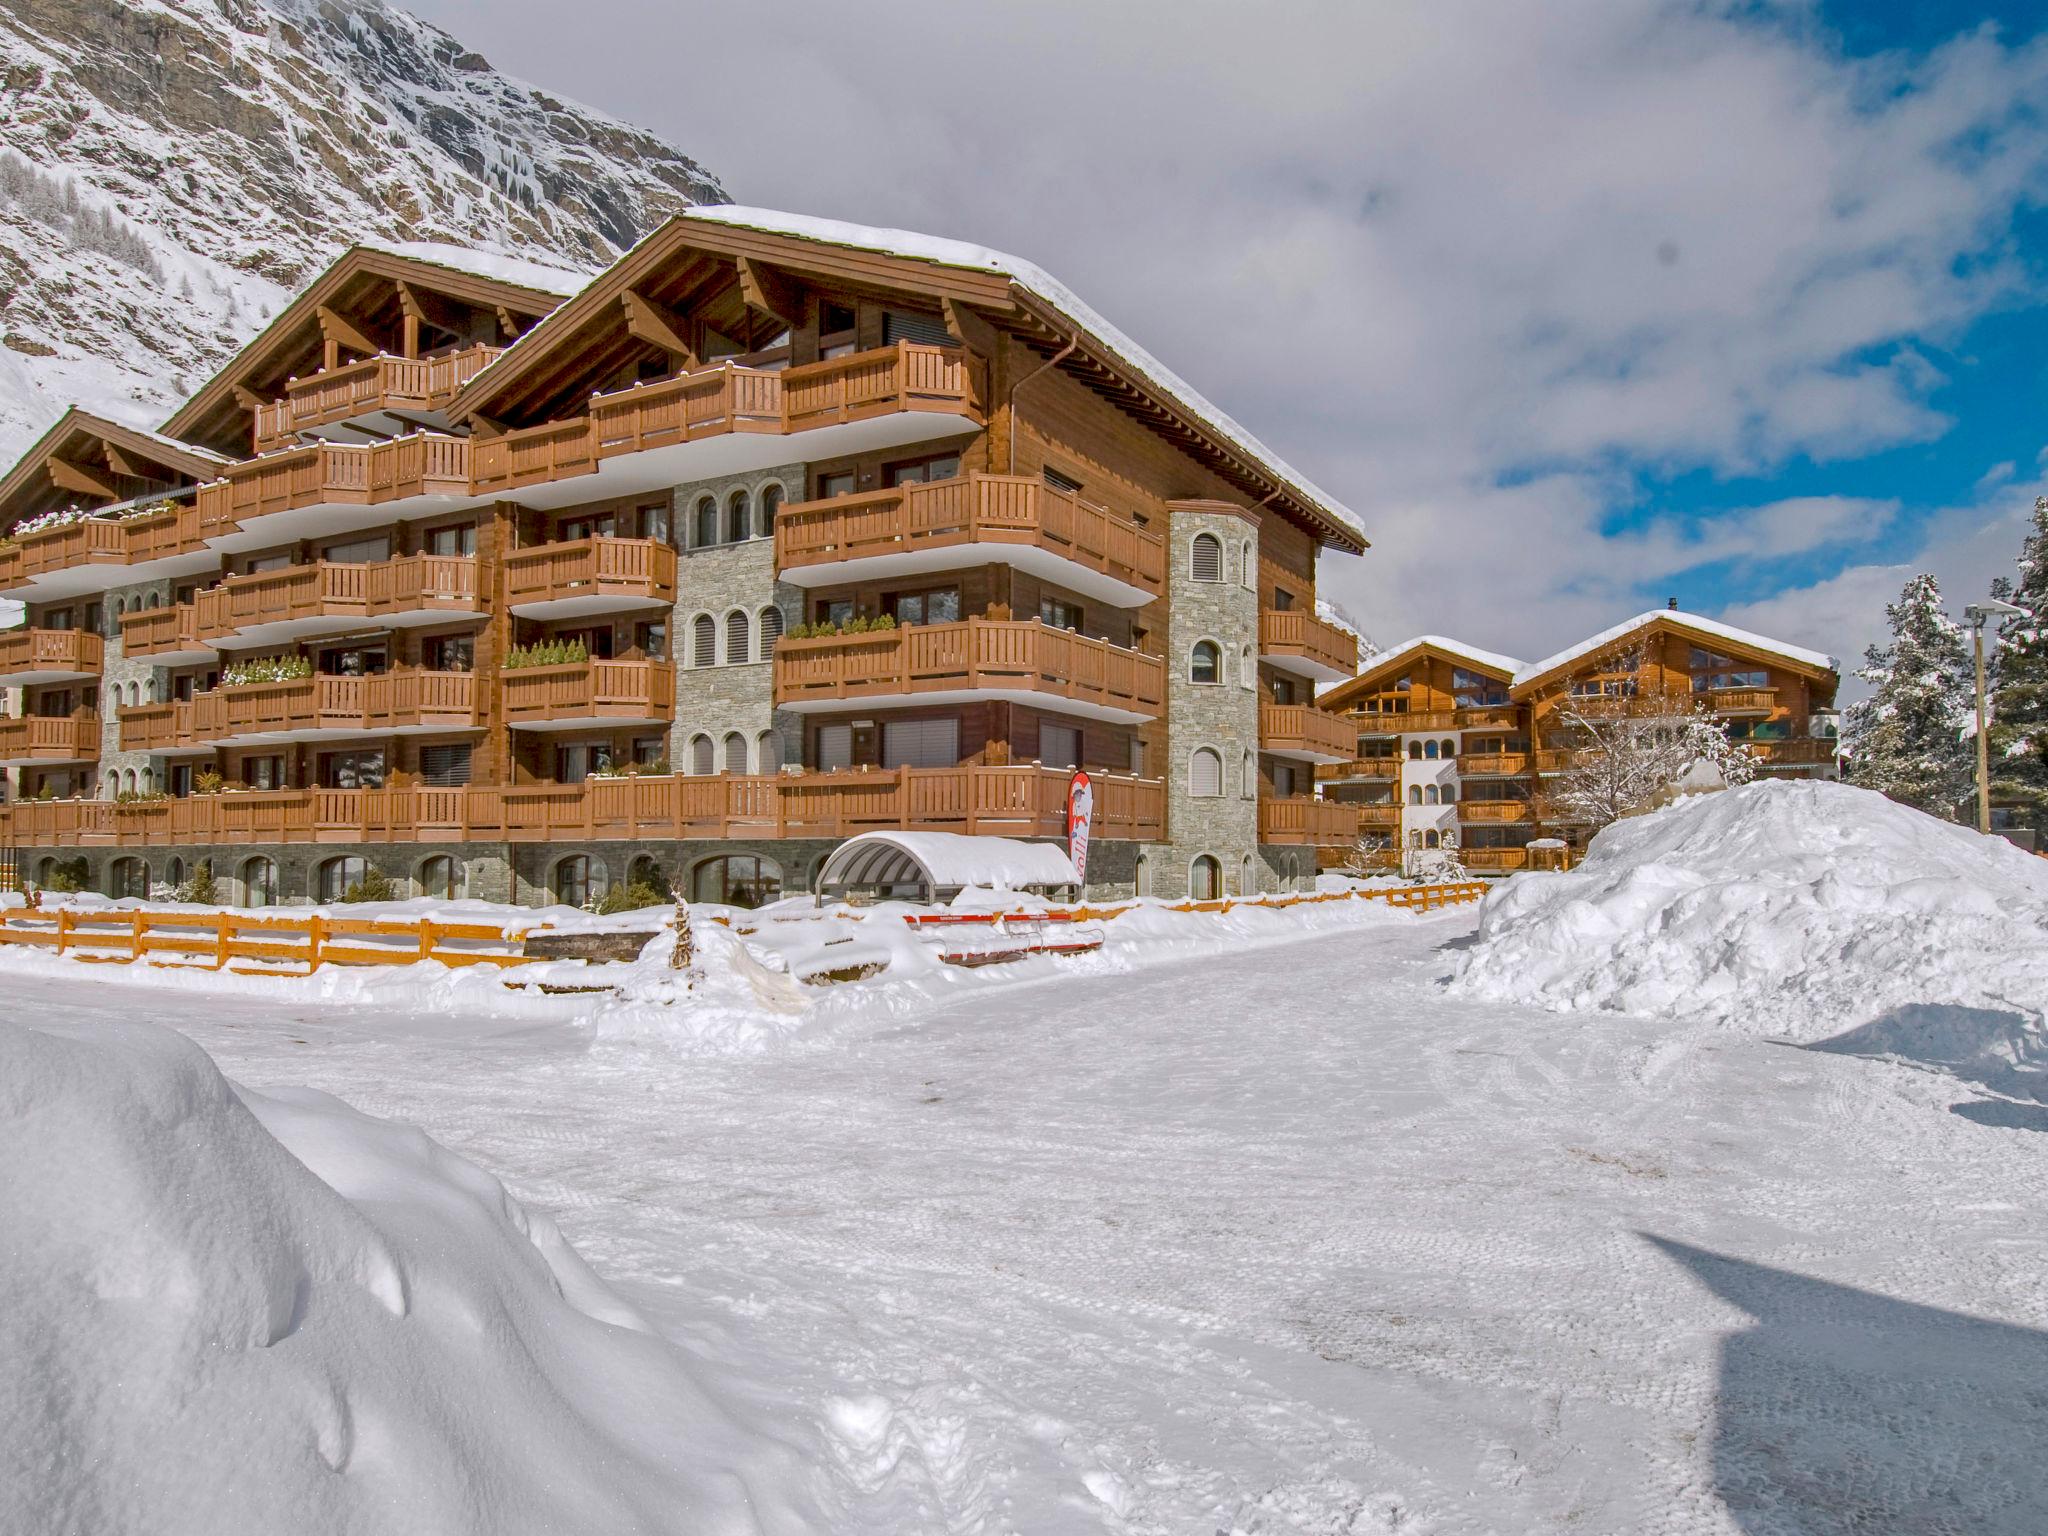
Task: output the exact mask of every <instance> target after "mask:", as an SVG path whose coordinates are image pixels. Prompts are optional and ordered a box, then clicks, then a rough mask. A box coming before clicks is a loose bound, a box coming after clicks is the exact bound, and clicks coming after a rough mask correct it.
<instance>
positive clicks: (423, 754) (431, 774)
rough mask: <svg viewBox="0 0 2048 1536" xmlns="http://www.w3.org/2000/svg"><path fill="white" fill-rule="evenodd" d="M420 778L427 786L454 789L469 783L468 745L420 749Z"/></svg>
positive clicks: (462, 743)
mask: <svg viewBox="0 0 2048 1536" xmlns="http://www.w3.org/2000/svg"><path fill="white" fill-rule="evenodd" d="M420 778H421V780H422V781H423V782H425V783H428V784H434V785H438V786H440V787H442V788H444V789H445V788H454V787H455V786H457V785H462V784H467V783H468V782H469V743H467V742H457V743H455V744H454V745H452V746H441V747H421V748H420Z"/></svg>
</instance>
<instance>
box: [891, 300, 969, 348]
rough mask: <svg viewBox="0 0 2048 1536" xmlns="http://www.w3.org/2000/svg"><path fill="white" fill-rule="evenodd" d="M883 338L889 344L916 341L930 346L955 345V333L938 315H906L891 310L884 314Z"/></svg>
mask: <svg viewBox="0 0 2048 1536" xmlns="http://www.w3.org/2000/svg"><path fill="white" fill-rule="evenodd" d="M882 340H883V341H884V342H885V343H886V344H887V345H889V346H892V347H893V346H894V345H895V344H896V343H897V342H899V341H914V342H919V343H922V344H923V345H925V346H929V347H950V346H953V345H955V342H954V340H953V333H952V332H950V331H948V330H947V329H946V322H945V321H944V320H942V319H940V318H939V317H938V316H937V315H905V314H899V313H897V312H896V311H895V310H893V309H892V310H889V311H887V312H886V313H884V314H883V316H882Z"/></svg>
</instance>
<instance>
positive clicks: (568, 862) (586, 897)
mask: <svg viewBox="0 0 2048 1536" xmlns="http://www.w3.org/2000/svg"><path fill="white" fill-rule="evenodd" d="M554 897H555V900H556V901H557V902H559V903H560V904H561V905H563V906H565V907H581V906H586V905H588V904H589V901H590V858H589V856H588V855H587V854H581V853H572V854H570V855H569V857H568V858H566V859H563V860H562V861H561V862H560V863H558V864H556V865H555V879H554Z"/></svg>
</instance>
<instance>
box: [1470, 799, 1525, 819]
mask: <svg viewBox="0 0 2048 1536" xmlns="http://www.w3.org/2000/svg"><path fill="white" fill-rule="evenodd" d="M1458 819H1459V820H1460V821H1486V822H1495V821H1527V820H1528V819H1529V807H1528V805H1527V804H1526V803H1524V802H1523V801H1520V800H1467V801H1465V802H1464V804H1462V805H1460V806H1459V807H1458Z"/></svg>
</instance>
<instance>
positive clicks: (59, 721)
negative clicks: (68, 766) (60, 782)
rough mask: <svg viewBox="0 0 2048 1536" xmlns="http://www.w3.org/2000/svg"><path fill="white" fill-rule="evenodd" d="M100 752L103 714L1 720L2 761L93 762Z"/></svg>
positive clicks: (34, 716)
mask: <svg viewBox="0 0 2048 1536" xmlns="http://www.w3.org/2000/svg"><path fill="white" fill-rule="evenodd" d="M99 755H100V717H99V716H98V715H97V714H95V713H93V712H92V711H91V710H84V709H82V710H79V711H78V712H77V713H76V714H70V715H55V716H45V715H29V716H26V717H21V716H16V717H14V718H12V719H7V720H0V762H14V763H26V762H58V763H76V762H92V761H95V760H96V759H97V758H98V757H99Z"/></svg>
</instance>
